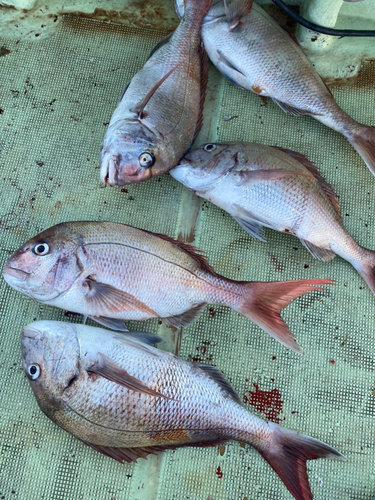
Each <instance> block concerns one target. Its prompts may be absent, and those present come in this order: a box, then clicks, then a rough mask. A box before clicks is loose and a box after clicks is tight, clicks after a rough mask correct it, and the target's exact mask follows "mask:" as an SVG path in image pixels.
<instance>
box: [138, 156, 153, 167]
mask: <svg viewBox="0 0 375 500" xmlns="http://www.w3.org/2000/svg"><path fill="white" fill-rule="evenodd" d="M138 161H139V164H140V166H141V167H143V168H150V167H152V165H153V164H154V163H155V158H154V155H153V154H151V153H141V154H140V155H139V157H138Z"/></svg>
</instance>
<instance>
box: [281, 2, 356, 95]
mask: <svg viewBox="0 0 375 500" xmlns="http://www.w3.org/2000/svg"><path fill="white" fill-rule="evenodd" d="M343 1H344V2H350V1H356V2H357V1H358V2H360V1H362V0H343ZM271 17H272V19H273V20H274V21H275V22H276V23H277V24H278V25H279V26H280V28H282V29H283V30H284V31H285V33H286V34H287V35H289V38H291V39H292V40H293V42H294V43H295V44H296V45H298V47H299V48H300V49H301V50H302V47H301V44H300V43H299V41H298V40H297V38H296V37H295V35H294V33H293V32H292V31H290V29H289V28H287V27H286V26H284V24H282V23H281V21H279V20H278V19H277V17H274V16H271ZM317 75H318V77H319V78H320V79H321V81H322V83H323V84H324V86H325V88H326V89H327V90H328V92H329V93H330V94H331V97H332V99H335V98H334V96H333V94H332V92H331V89H330V88H329V87H328V85H327V84H326V82H325V81H324V80H323V78H322V77H321V76H320V75H319V74H318V73H317Z"/></svg>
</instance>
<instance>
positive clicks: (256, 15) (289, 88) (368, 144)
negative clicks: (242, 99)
mask: <svg viewBox="0 0 375 500" xmlns="http://www.w3.org/2000/svg"><path fill="white" fill-rule="evenodd" d="M175 5H176V11H177V14H178V15H180V16H181V15H182V13H183V12H184V0H175ZM250 8H251V1H249V0H232V1H231V2H229V3H228V4H227V3H226V2H224V3H223V2H215V4H213V5H212V7H211V9H210V10H209V12H208V14H207V16H206V17H205V18H204V20H203V24H202V38H203V42H204V47H205V49H206V51H207V54H208V56H209V58H210V59H211V61H212V63H213V64H214V65H215V66H216V67H217V69H218V70H219V71H220V72H221V73H222V74H223V75H224V76H226V77H227V78H228V79H229V80H230V81H232V82H233V83H235V84H236V85H238V86H239V87H241V88H245V89H248V90H251V91H253V92H255V93H256V94H258V95H259V96H261V97H262V98H265V97H271V99H272V100H273V101H274V102H275V103H276V104H278V105H279V106H280V107H281V109H283V110H284V111H285V112H287V113H291V114H292V115H295V116H299V115H309V116H312V117H313V118H316V119H317V120H318V121H320V122H321V123H323V124H324V125H327V127H330V128H331V129H333V130H335V131H337V132H340V133H341V134H343V135H344V136H345V137H346V139H347V140H348V141H349V142H350V144H351V145H352V146H353V147H354V148H355V149H356V150H357V152H358V153H359V154H360V155H361V157H362V159H363V160H364V162H365V163H366V165H367V167H368V168H369V169H370V171H371V172H372V174H374V175H375V127H369V126H367V125H362V124H360V123H358V122H356V121H355V120H353V119H352V118H351V117H350V116H349V115H347V114H346V113H345V112H344V111H343V110H342V109H341V108H340V107H339V106H338V105H337V104H336V102H335V100H334V98H333V96H332V94H331V92H330V91H329V89H328V87H327V86H326V85H325V83H324V82H323V80H322V79H321V77H320V76H319V75H318V73H317V72H316V70H315V68H314V67H313V65H312V64H311V63H310V61H309V60H308V59H307V57H306V55H305V54H304V52H303V51H302V49H301V47H300V46H299V44H298V42H297V41H296V40H295V39H294V38H293V37H292V36H290V35H289V33H288V32H287V31H286V30H285V29H284V28H283V27H281V26H280V25H279V24H278V23H277V22H276V21H275V20H274V19H272V18H271V17H270V16H269V15H268V14H267V13H266V12H265V11H264V10H263V9H262V8H261V7H259V6H258V5H256V4H254V5H253V6H252V8H251V11H250V12H249V9H250Z"/></svg>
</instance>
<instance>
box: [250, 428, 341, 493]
mask: <svg viewBox="0 0 375 500" xmlns="http://www.w3.org/2000/svg"><path fill="white" fill-rule="evenodd" d="M268 425H269V427H270V429H271V431H272V438H271V440H270V443H269V445H268V446H265V447H259V448H257V449H258V451H259V453H260V454H261V455H262V457H263V458H264V459H265V460H267V462H268V463H269V464H270V466H271V467H272V468H273V469H274V470H275V471H276V472H277V474H278V475H279V477H280V479H281V480H282V482H283V483H284V484H285V486H286V487H287V488H288V490H289V491H290V493H291V494H292V495H293V496H294V498H296V499H297V500H311V499H312V497H313V496H312V493H311V490H310V485H309V479H308V476H307V470H306V460H316V459H318V458H331V459H336V460H344V461H345V460H346V458H345V457H344V456H343V455H341V453H339V452H338V451H336V450H335V449H334V448H331V446H328V444H325V443H323V442H322V441H318V440H317V439H314V438H312V437H309V436H305V435H304V434H299V433H298V432H295V431H292V430H290V429H286V428H285V427H280V426H279V425H277V424H274V423H273V422H268ZM252 446H254V445H253V444H252Z"/></svg>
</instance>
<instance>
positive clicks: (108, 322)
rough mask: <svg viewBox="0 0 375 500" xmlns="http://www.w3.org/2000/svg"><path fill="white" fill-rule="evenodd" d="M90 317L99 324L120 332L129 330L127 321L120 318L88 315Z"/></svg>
mask: <svg viewBox="0 0 375 500" xmlns="http://www.w3.org/2000/svg"><path fill="white" fill-rule="evenodd" d="M88 317H89V318H90V319H92V320H93V321H95V322H96V323H98V324H99V325H102V326H105V327H106V328H110V329H111V330H116V331H118V332H128V331H129V330H128V329H127V327H126V325H125V323H124V322H123V321H121V320H120V319H113V318H105V317H104V316H88Z"/></svg>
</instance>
